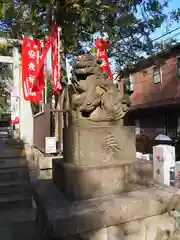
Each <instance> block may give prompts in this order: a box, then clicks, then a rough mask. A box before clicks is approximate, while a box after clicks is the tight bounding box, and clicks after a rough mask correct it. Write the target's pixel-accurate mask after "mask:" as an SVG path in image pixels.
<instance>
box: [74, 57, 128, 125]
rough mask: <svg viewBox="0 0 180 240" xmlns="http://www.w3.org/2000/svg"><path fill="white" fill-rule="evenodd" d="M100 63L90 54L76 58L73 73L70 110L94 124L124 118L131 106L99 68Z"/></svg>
mask: <svg viewBox="0 0 180 240" xmlns="http://www.w3.org/2000/svg"><path fill="white" fill-rule="evenodd" d="M100 64H101V60H99V59H97V58H96V57H94V56H92V55H88V54H84V55H80V56H78V57H77V58H76V61H75V65H74V68H73V70H72V94H71V99H70V100H71V107H72V109H73V110H74V111H76V112H77V111H78V112H79V113H80V114H81V116H82V117H86V118H88V119H89V120H92V121H97V122H100V121H113V120H119V119H122V118H124V116H125V114H126V113H127V112H128V109H129V106H130V103H129V101H128V100H124V99H122V98H121V97H120V93H119V92H118V90H117V88H116V86H115V84H114V83H113V82H112V81H110V80H109V79H108V77H107V76H106V73H104V72H103V70H102V68H101V67H100Z"/></svg>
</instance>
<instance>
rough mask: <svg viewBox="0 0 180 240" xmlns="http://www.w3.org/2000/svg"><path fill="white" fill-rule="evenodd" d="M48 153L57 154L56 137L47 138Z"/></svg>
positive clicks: (46, 147)
mask: <svg viewBox="0 0 180 240" xmlns="http://www.w3.org/2000/svg"><path fill="white" fill-rule="evenodd" d="M45 149H46V153H56V137H46V138H45Z"/></svg>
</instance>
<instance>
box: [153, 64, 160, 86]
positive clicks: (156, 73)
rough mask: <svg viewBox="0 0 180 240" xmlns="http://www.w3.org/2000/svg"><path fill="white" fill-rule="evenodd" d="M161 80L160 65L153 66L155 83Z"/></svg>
mask: <svg viewBox="0 0 180 240" xmlns="http://www.w3.org/2000/svg"><path fill="white" fill-rule="evenodd" d="M160 82H161V69H160V67H153V83H160Z"/></svg>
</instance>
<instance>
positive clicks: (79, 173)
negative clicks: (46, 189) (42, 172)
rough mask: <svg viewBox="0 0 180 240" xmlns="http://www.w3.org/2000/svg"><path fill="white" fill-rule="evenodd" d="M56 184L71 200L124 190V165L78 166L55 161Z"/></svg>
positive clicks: (54, 174) (54, 177)
mask: <svg viewBox="0 0 180 240" xmlns="http://www.w3.org/2000/svg"><path fill="white" fill-rule="evenodd" d="M53 169H54V170H53V179H54V183H55V185H56V186H57V187H58V188H60V190H61V191H62V193H63V194H64V195H65V196H66V197H67V198H68V199H70V200H72V201H76V200H83V199H89V198H95V197H102V196H107V195H112V194H118V193H121V192H124V189H125V175H124V166H123V165H104V166H98V167H77V166H74V165H72V164H71V163H68V162H65V161H55V162H54V168H53Z"/></svg>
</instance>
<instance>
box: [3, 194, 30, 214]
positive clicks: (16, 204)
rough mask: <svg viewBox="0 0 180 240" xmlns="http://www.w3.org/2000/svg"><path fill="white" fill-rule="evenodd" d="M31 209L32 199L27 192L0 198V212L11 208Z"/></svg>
mask: <svg viewBox="0 0 180 240" xmlns="http://www.w3.org/2000/svg"><path fill="white" fill-rule="evenodd" d="M31 207H32V197H31V195H30V193H29V192H26V193H25V192H23V193H18V194H17V193H16V194H11V195H1V196H0V210H7V209H13V208H22V209H27V208H31Z"/></svg>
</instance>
